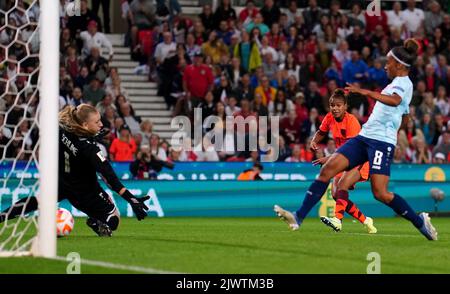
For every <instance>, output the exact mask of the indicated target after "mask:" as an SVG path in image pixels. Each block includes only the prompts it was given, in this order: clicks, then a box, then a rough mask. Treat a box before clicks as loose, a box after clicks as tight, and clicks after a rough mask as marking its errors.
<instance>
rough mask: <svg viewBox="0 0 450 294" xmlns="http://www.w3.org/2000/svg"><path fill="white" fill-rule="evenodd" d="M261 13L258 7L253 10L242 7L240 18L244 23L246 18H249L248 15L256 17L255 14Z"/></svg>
mask: <svg viewBox="0 0 450 294" xmlns="http://www.w3.org/2000/svg"><path fill="white" fill-rule="evenodd" d="M258 13H259V10H258V8H254V9H252V10H251V11H250V10H248V8H244V9H242V11H241V13H239V20H240V21H242V22H243V23H244V22H245V20H246V19H247V17H249V16H250V18H252V19H253V18H255V16H256V15H257V14H258Z"/></svg>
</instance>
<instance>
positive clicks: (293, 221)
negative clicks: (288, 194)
mask: <svg viewBox="0 0 450 294" xmlns="http://www.w3.org/2000/svg"><path fill="white" fill-rule="evenodd" d="M273 210H274V211H275V213H276V214H277V216H278V217H279V218H280V219H281V220H283V221H284V222H285V223H287V224H288V226H289V229H291V230H292V231H296V230H298V228H299V227H300V226H299V224H298V223H299V222H298V220H297V217H296V216H295V214H294V213H292V212H290V211H287V210H284V209H283V208H281V207H280V206H278V205H275V206H274V207H273Z"/></svg>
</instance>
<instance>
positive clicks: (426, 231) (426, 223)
mask: <svg viewBox="0 0 450 294" xmlns="http://www.w3.org/2000/svg"><path fill="white" fill-rule="evenodd" d="M419 217H420V218H421V219H423V225H422V227H421V228H420V229H419V231H420V232H421V233H422V235H424V236H425V237H426V238H427V239H428V240H430V241H436V240H437V239H438V237H437V235H438V233H437V231H436V229H435V228H434V227H433V225H432V224H431V219H430V217H429V216H428V213H425V212H422V213H421V214H419Z"/></svg>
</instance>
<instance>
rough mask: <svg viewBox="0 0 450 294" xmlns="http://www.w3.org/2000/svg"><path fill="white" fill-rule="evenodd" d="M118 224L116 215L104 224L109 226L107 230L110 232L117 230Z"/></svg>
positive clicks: (118, 220)
mask: <svg viewBox="0 0 450 294" xmlns="http://www.w3.org/2000/svg"><path fill="white" fill-rule="evenodd" d="M119 222H120V218H119V216H117V215H112V216H110V217H109V218H108V221H107V222H106V223H107V224H108V226H109V228H110V229H111V230H112V231H115V230H117V228H118V227H119Z"/></svg>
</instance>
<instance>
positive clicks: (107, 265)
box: [50, 256, 181, 274]
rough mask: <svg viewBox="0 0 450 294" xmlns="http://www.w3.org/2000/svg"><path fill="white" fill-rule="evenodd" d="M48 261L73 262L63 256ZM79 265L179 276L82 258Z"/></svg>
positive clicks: (169, 272)
mask: <svg viewBox="0 0 450 294" xmlns="http://www.w3.org/2000/svg"><path fill="white" fill-rule="evenodd" d="M50 259H53V260H58V261H65V262H73V260H72V259H71V260H67V258H66V257H63V256H56V257H54V258H50ZM80 263H81V264H84V265H91V266H98V267H104V268H110V269H119V270H127V271H133V272H139V273H144V274H181V273H178V272H171V271H164V270H160V269H155V268H151V267H141V266H133V265H125V264H118V263H112V262H106V261H99V260H90V259H84V258H81V259H80Z"/></svg>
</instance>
